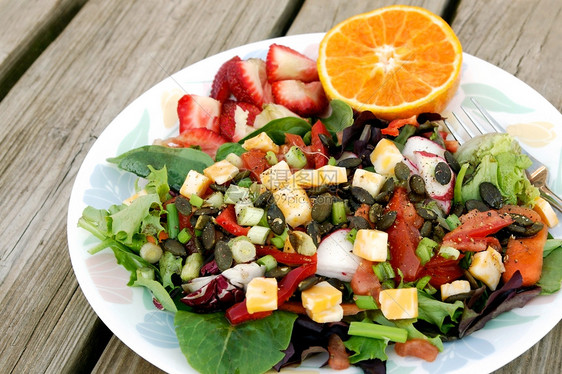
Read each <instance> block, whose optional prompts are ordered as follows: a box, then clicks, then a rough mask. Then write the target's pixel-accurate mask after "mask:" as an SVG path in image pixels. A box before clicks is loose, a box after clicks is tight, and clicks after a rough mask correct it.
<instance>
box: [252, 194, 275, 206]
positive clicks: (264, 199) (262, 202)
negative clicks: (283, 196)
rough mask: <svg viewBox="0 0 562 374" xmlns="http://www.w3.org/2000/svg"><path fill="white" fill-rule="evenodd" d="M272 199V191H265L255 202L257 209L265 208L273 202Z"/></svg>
mask: <svg viewBox="0 0 562 374" xmlns="http://www.w3.org/2000/svg"><path fill="white" fill-rule="evenodd" d="M272 197H273V194H272V193H271V191H265V192H263V193H261V194H259V195H258V197H257V198H256V201H254V206H255V207H257V208H263V207H264V206H266V205H267V204H268V203H269V202H270V201H271V198H272Z"/></svg>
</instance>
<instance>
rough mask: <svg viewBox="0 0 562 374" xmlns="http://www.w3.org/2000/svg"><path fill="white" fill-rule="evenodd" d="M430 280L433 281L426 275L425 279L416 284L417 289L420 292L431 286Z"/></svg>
mask: <svg viewBox="0 0 562 374" xmlns="http://www.w3.org/2000/svg"><path fill="white" fill-rule="evenodd" d="M430 280H431V276H429V275H426V276H425V277H422V278H420V279H418V281H417V282H416V288H417V289H418V290H423V289H424V288H425V286H427V285H428V284H429V281H430Z"/></svg>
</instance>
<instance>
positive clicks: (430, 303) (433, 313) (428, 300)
mask: <svg viewBox="0 0 562 374" xmlns="http://www.w3.org/2000/svg"><path fill="white" fill-rule="evenodd" d="M462 310H463V303H462V301H460V300H457V301H455V302H454V303H452V304H451V303H444V302H442V301H439V300H436V299H434V298H433V297H431V296H429V295H427V294H426V293H425V292H423V291H419V290H418V319H421V320H424V321H426V322H429V323H431V324H434V325H436V326H437V327H439V330H440V331H441V332H442V333H443V334H447V332H449V330H451V329H452V328H453V327H455V326H456V325H457V322H458V321H459V320H460V318H461V316H462Z"/></svg>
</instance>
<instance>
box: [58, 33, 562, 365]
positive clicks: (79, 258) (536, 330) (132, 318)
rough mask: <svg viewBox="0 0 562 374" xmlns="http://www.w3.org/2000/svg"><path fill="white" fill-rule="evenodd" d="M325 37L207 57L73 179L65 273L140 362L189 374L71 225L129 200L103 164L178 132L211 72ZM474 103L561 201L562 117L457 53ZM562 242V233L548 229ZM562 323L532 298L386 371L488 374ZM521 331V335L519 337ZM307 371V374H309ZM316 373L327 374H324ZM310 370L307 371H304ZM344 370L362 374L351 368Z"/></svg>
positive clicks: (166, 326) (161, 326)
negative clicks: (186, 96)
mask: <svg viewBox="0 0 562 374" xmlns="http://www.w3.org/2000/svg"><path fill="white" fill-rule="evenodd" d="M322 35H323V34H306V35H296V36H290V37H283V38H278V39H273V40H265V41H261V42H258V43H252V44H248V45H245V46H242V47H238V48H235V49H232V50H229V51H226V52H223V53H220V54H218V55H215V56H212V57H209V58H207V59H205V60H203V61H201V62H198V63H196V64H194V65H192V66H189V67H187V68H185V69H183V70H181V71H180V72H178V73H176V74H174V75H173V76H171V77H169V78H167V79H165V80H164V81H162V82H160V83H158V84H157V85H156V86H154V87H152V88H151V89H150V90H148V91H147V92H145V93H144V94H143V95H141V96H140V97H139V98H138V99H136V100H135V101H134V102H132V103H131V104H130V105H129V106H127V108H125V110H123V111H122V112H121V113H120V114H119V115H118V116H117V117H116V118H115V119H114V120H113V121H112V122H111V123H110V124H109V126H108V127H107V128H106V129H105V131H104V132H103V133H102V134H101V135H100V137H99V138H98V140H97V141H96V142H95V144H94V145H93V146H92V149H91V150H90V152H89V153H88V155H87V156H86V158H85V159H84V162H83V164H82V166H81V168H80V170H79V172H78V175H77V177H76V181H75V183H74V187H73V189H72V195H71V198H70V203H69V208H68V245H69V251H70V257H71V260H72V266H73V268H74V272H75V273H76V277H77V278H78V282H79V283H80V287H81V288H82V291H83V292H84V295H85V296H86V298H87V299H88V301H89V303H90V305H91V306H92V308H93V309H94V310H95V312H96V313H97V314H98V316H99V317H100V318H101V320H102V321H103V322H104V323H105V324H106V325H107V326H108V327H109V329H110V330H111V331H112V332H113V333H114V334H115V335H116V336H117V337H118V338H119V339H121V341H123V342H124V343H125V344H126V345H127V346H129V347H130V348H131V349H132V350H133V351H135V352H136V353H138V354H139V355H140V356H142V357H143V358H145V359H146V360H148V361H149V362H151V363H152V364H154V365H156V366H157V367H159V368H161V369H162V370H165V371H167V372H169V373H178V374H179V373H192V372H194V370H193V369H192V368H191V367H190V366H189V365H188V363H187V361H186V359H185V357H184V356H183V355H182V353H181V351H180V349H179V346H178V341H177V338H176V335H175V332H174V324H173V315H172V314H171V313H168V312H163V311H159V310H157V309H156V308H154V306H153V305H152V300H151V296H150V294H149V292H148V291H146V290H144V289H143V288H131V287H127V286H126V283H127V281H128V279H129V274H128V272H127V271H125V270H124V269H122V268H121V267H120V266H119V265H117V264H116V261H115V258H114V257H113V253H112V252H111V251H110V250H105V251H103V252H101V253H98V254H96V255H94V256H91V255H89V254H88V253H87V249H88V248H90V247H92V246H93V245H94V244H96V243H97V239H95V238H94V237H93V236H92V235H89V233H88V232H86V231H85V230H82V229H79V228H77V226H76V223H77V221H78V218H79V217H80V216H81V213H82V210H83V209H84V208H85V207H86V206H87V205H92V206H94V207H96V208H107V207H108V206H109V205H110V204H114V203H120V202H121V201H122V200H124V199H125V198H127V197H129V196H130V195H131V194H132V192H133V189H134V181H135V179H136V177H135V176H133V175H131V174H128V173H125V172H122V171H119V170H118V169H116V168H115V167H113V166H111V165H109V164H108V163H107V162H105V160H106V158H108V157H113V156H116V155H118V154H120V153H122V152H124V151H127V150H129V149H132V148H135V147H138V146H141V145H146V144H151V143H152V141H153V140H154V139H156V138H164V137H168V136H170V135H172V134H175V133H177V121H176V115H175V105H176V103H177V99H178V98H179V96H180V95H181V94H182V93H184V92H188V93H195V94H201V95H207V94H208V93H209V91H210V85H211V82H212V79H213V76H214V74H215V72H216V71H217V70H218V68H219V67H220V65H221V64H222V63H223V62H224V61H226V60H227V59H229V58H231V57H232V56H234V55H238V56H240V57H241V58H243V59H245V58H249V57H260V58H262V59H265V57H266V54H267V49H268V47H269V45H270V44H271V43H274V42H275V43H279V44H284V45H287V46H290V47H292V48H294V49H296V50H298V51H300V52H302V53H304V54H306V55H308V56H309V57H311V58H314V59H316V57H317V49H318V44H319V42H320V40H321V38H322ZM467 96H476V97H478V99H479V101H480V103H481V104H483V105H484V106H485V107H487V108H488V109H489V110H490V112H491V113H492V114H493V116H494V117H496V118H497V119H499V120H500V122H501V123H504V124H509V126H508V131H511V132H514V131H518V132H517V133H523V132H525V133H527V135H526V136H524V137H521V136H518V138H519V140H520V141H521V143H522V145H523V146H524V147H525V148H526V149H527V150H528V151H529V152H531V153H533V154H534V155H535V156H537V158H539V159H541V160H543V161H544V162H545V163H546V164H547V165H548V166H549V168H550V170H551V171H552V173H551V180H550V182H551V186H552V187H553V189H554V190H555V191H557V192H558V193H562V172H561V170H560V165H562V162H561V160H562V152H561V150H560V148H559V144H560V139H562V115H561V114H560V113H559V112H558V111H557V110H556V109H555V108H554V107H553V106H552V105H551V104H550V103H548V101H546V100H545V99H544V98H543V97H542V96H541V95H540V94H538V93H537V92H536V91H534V90H533V89H532V88H530V87H529V86H527V85H526V84H525V83H523V82H521V81H519V80H518V79H517V78H515V77H513V76H512V75H510V74H508V73H506V72H505V71H503V70H501V69H499V68H497V67H495V66H493V65H490V64H488V63H486V62H484V61H482V60H480V59H477V58H475V57H472V56H470V55H467V54H465V55H464V63H463V68H462V79H461V85H460V89H459V90H458V92H457V94H456V96H455V97H454V99H453V101H452V103H451V104H450V106H449V109H451V110H452V109H453V108H454V109H458V107H459V105H461V104H463V105H467V104H468V105H470V103H469V102H468V101H467V99H466V97H467ZM551 232H552V233H553V234H554V235H555V236H556V237H558V238H560V237H562V229H561V228H560V227H557V228H556V229H555V230H552V231H551ZM561 318H562V293H561V292H559V293H557V294H556V295H552V296H546V297H538V298H536V299H534V300H533V301H531V302H530V303H529V304H528V305H527V306H525V308H522V309H516V310H513V311H510V312H508V313H504V314H502V315H500V316H499V317H498V318H496V319H494V320H493V321H491V322H489V323H488V324H487V325H486V327H485V328H484V329H482V330H480V331H477V332H476V333H474V334H472V335H470V336H468V337H466V338H464V339H462V340H460V341H457V342H454V343H446V344H445V350H444V352H442V353H441V354H440V355H439V356H438V358H437V360H436V361H435V362H433V363H426V362H424V361H421V360H418V359H414V358H401V357H398V356H396V355H395V354H394V350H393V349H389V350H388V351H389V355H390V360H389V362H388V365H387V369H388V372H389V373H410V372H413V371H416V372H427V373H437V372H438V373H453V372H454V373H485V372H491V371H493V370H496V369H497V368H499V367H501V366H503V365H505V364H506V363H508V362H510V361H511V360H513V359H514V358H516V357H517V356H519V355H520V354H521V353H523V352H524V351H526V350H527V349H528V348H530V347H531V346H533V345H534V344H535V343H536V342H537V341H539V340H540V339H541V338H542V337H543V336H544V335H546V334H547V333H548V332H549V331H550V330H551V329H552V328H553V327H554V326H555V325H556V324H557V323H558V321H560V319H561ZM523 331H524V333H522V332H523ZM311 369H312V368H311V367H310V366H309V367H307V368H306V370H311ZM296 370H301V369H296ZM302 370H305V368H302ZM315 371H316V369H313V372H315ZM318 371H321V372H330V370H327V369H322V370H318ZM309 372H310V371H309ZM348 372H358V373H359V372H361V371H360V370H357V369H355V368H352V369H349V370H348V371H346V373H348Z"/></svg>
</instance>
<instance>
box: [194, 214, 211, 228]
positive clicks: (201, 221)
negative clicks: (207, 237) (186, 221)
mask: <svg viewBox="0 0 562 374" xmlns="http://www.w3.org/2000/svg"><path fill="white" fill-rule="evenodd" d="M210 221H211V217H210V216H207V215H202V216H199V217H197V222H195V226H194V229H195V230H203V229H204V228H205V226H206V225H207V223H209V222H210Z"/></svg>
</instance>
